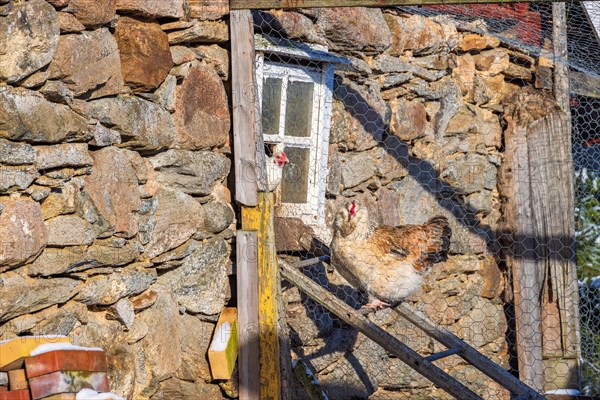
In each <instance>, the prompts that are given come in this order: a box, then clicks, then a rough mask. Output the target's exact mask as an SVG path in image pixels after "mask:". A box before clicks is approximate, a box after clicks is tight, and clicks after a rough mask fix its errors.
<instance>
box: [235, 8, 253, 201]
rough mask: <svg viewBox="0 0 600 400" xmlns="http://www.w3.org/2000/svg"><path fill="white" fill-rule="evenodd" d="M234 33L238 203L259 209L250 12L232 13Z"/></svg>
mask: <svg viewBox="0 0 600 400" xmlns="http://www.w3.org/2000/svg"><path fill="white" fill-rule="evenodd" d="M230 30H231V85H232V91H231V93H232V96H233V98H232V105H233V155H234V163H235V199H236V200H237V201H238V202H239V203H241V204H243V205H246V206H256V205H257V204H258V199H257V185H256V137H257V135H256V132H257V130H256V102H255V98H254V88H255V87H256V86H255V84H254V76H255V70H254V25H253V22H252V14H251V12H250V10H233V11H231V14H230Z"/></svg>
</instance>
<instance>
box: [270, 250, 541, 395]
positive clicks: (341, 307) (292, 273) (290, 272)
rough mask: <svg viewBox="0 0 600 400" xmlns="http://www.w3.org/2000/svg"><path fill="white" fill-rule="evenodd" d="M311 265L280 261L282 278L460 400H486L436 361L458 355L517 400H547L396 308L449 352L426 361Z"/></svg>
mask: <svg viewBox="0 0 600 400" xmlns="http://www.w3.org/2000/svg"><path fill="white" fill-rule="evenodd" d="M319 261H320V259H318V260H315V261H313V262H312V263H313V264H314V263H316V262H319ZM309 262H310V261H309ZM309 262H306V261H305V262H301V263H299V264H297V265H290V264H289V263H288V262H286V261H285V260H282V259H278V265H279V269H280V271H281V276H282V277H283V278H285V279H286V280H288V281H289V282H290V283H291V284H293V285H294V286H296V287H298V289H300V290H301V291H302V292H304V293H305V294H306V295H308V296H309V297H311V298H312V299H313V300H314V301H316V302H317V303H319V304H321V305H322V306H323V307H325V308H327V309H328V310H329V311H331V312H332V313H334V314H335V315H337V316H338V317H339V318H340V319H341V320H343V321H344V322H346V323H347V324H349V325H352V326H353V327H354V328H356V329H358V330H359V331H360V332H362V333H363V334H364V335H366V336H367V337H369V338H370V339H371V340H373V341H374V342H375V343H377V344H379V345H380V346H382V347H383V348H384V349H386V350H387V351H388V352H390V353H391V354H393V355H394V356H396V357H398V358H399V359H400V360H402V361H403V362H405V363H406V364H407V365H408V366H409V367H411V368H412V369H414V370H415V371H417V372H418V373H419V374H421V375H423V376H424V377H425V378H427V379H429V380H430V381H431V382H433V383H434V384H435V385H436V386H438V387H439V388H441V389H443V390H445V391H446V392H448V393H449V394H451V395H452V396H454V397H456V398H457V399H460V400H482V399H483V398H482V397H481V396H479V395H478V394H476V393H475V392H473V391H472V390H471V389H469V388H467V387H466V386H464V385H463V384H462V383H460V382H459V381H457V380H456V379H455V378H454V377H452V376H450V375H449V374H447V373H446V372H444V371H443V370H442V369H440V368H439V367H437V366H436V365H434V364H433V362H434V361H436V360H439V359H441V358H444V357H448V356H450V355H454V354H456V355H458V356H460V357H462V358H463V359H464V360H465V361H467V362H468V363H469V364H471V365H472V366H474V367H475V368H477V369H478V370H480V371H481V372H483V373H484V374H486V375H487V376H489V377H490V378H491V379H493V380H495V381H496V382H498V383H499V384H500V385H502V386H503V387H504V388H506V389H507V390H509V391H510V392H511V394H512V395H513V397H512V398H513V400H526V399H545V397H544V396H542V395H541V394H539V393H538V392H537V391H535V390H533V389H532V388H530V387H529V386H527V385H525V384H524V383H523V382H521V381H520V380H518V379H517V378H515V377H514V376H512V375H511V374H510V373H508V372H507V371H506V370H505V369H504V368H502V367H501V366H499V365H498V364H496V363H494V362H493V361H491V360H490V359H489V358H487V357H485V356H484V355H483V354H481V353H479V352H478V351H477V350H475V349H474V348H473V347H471V346H470V345H468V344H467V343H466V342H465V341H463V340H462V339H460V338H458V337H457V336H455V335H454V334H452V333H451V332H450V331H448V330H446V329H444V328H442V327H440V326H438V325H436V324H435V323H434V322H432V321H431V320H429V318H427V316H426V315H425V314H423V313H421V312H419V311H417V310H415V309H414V308H412V307H410V306H408V305H407V304H400V305H399V306H397V307H395V310H396V312H397V313H398V314H399V315H400V316H402V317H403V318H405V319H407V320H408V321H410V322H411V323H412V324H414V325H415V326H416V327H417V328H419V329H421V330H422V331H423V332H425V333H426V334H427V335H429V336H431V337H432V338H434V339H436V340H437V341H438V342H440V343H441V344H443V345H444V346H446V347H447V348H448V350H445V351H442V352H440V353H436V354H433V355H431V356H428V357H422V356H421V355H419V354H418V353H417V352H415V351H414V350H412V349H411V348H410V347H408V346H407V345H406V344H404V343H403V342H401V341H400V340H398V339H397V338H396V337H394V336H392V335H391V334H389V333H388V332H386V331H385V330H383V329H382V328H381V327H380V326H379V325H377V324H375V323H373V322H372V321H371V320H369V319H368V318H367V317H365V316H364V315H362V314H360V313H359V312H358V311H357V310H355V309H353V308H352V307H350V306H349V305H347V304H346V303H344V302H343V301H342V300H340V299H339V298H337V297H336V296H334V295H333V294H332V293H330V292H329V291H327V290H326V289H325V288H323V287H322V286H320V285H319V284H317V283H315V282H313V281H312V280H311V279H309V278H308V277H306V276H305V275H304V274H303V273H302V272H300V271H299V270H298V268H299V267H302V266H307V265H310V264H309Z"/></svg>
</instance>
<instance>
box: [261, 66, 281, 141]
mask: <svg viewBox="0 0 600 400" xmlns="http://www.w3.org/2000/svg"><path fill="white" fill-rule="evenodd" d="M281 87H282V80H281V79H280V78H271V77H268V78H265V79H264V81H263V94H262V129H263V134H265V135H278V134H279V115H280V108H281Z"/></svg>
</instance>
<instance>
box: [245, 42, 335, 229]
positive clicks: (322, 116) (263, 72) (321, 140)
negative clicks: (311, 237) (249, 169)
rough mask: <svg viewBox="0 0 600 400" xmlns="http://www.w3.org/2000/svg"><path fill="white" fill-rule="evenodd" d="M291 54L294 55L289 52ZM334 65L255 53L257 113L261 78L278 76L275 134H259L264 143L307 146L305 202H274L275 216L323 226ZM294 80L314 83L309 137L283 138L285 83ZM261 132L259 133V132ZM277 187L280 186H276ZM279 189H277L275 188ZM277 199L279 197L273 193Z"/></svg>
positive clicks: (260, 93)
mask: <svg viewBox="0 0 600 400" xmlns="http://www.w3.org/2000/svg"><path fill="white" fill-rule="evenodd" d="M290 55H291V56H292V57H293V56H294V55H296V54H290ZM333 72H334V65H333V64H332V63H329V62H324V61H320V62H319V67H312V66H304V65H300V64H283V63H278V62H272V61H268V60H265V57H264V53H258V52H257V54H256V82H257V92H258V96H256V98H257V102H258V105H257V106H258V110H259V116H262V97H263V79H264V78H265V77H276V78H281V79H282V81H283V83H282V90H281V92H282V94H281V105H280V117H279V132H278V134H277V135H263V140H264V142H265V143H281V142H283V143H284V144H286V145H288V144H289V145H290V146H291V147H300V148H308V149H309V150H310V157H309V173H308V183H307V185H308V187H307V202H306V203H283V202H279V204H278V209H277V210H278V211H277V216H278V217H295V218H300V219H301V220H302V221H303V222H304V223H305V224H307V225H311V226H316V227H323V226H324V225H325V192H326V190H327V162H328V158H329V157H328V154H329V131H330V128H331V113H332V111H331V110H332V97H333ZM289 80H298V81H304V82H312V83H314V92H313V108H312V121H311V135H310V137H291V136H285V137H284V130H285V109H286V100H287V99H286V96H287V83H288V82H289ZM260 134H262V132H260ZM280 187H281V185H280ZM278 190H280V188H278ZM277 197H278V198H279V199H280V198H281V196H277Z"/></svg>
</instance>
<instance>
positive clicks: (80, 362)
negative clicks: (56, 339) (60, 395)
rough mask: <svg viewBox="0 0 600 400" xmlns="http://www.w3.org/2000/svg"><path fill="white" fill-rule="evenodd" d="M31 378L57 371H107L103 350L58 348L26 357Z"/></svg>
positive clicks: (26, 366)
mask: <svg viewBox="0 0 600 400" xmlns="http://www.w3.org/2000/svg"><path fill="white" fill-rule="evenodd" d="M25 369H26V370H27V376H28V377H29V379H31V378H35V377H36V376H40V375H45V374H49V373H51V372H56V371H90V372H107V371H108V363H107V361H106V353H105V352H103V351H86V350H56V351H50V352H48V353H43V354H40V355H37V356H34V357H29V358H26V359H25Z"/></svg>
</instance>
